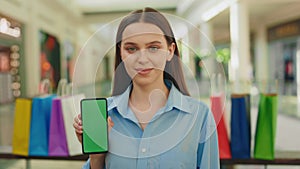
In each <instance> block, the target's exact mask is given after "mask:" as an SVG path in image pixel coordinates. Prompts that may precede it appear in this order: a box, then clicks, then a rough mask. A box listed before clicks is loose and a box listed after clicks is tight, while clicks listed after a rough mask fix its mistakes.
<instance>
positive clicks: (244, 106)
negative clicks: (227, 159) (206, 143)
mask: <svg viewBox="0 0 300 169" xmlns="http://www.w3.org/2000/svg"><path fill="white" fill-rule="evenodd" d="M230 126H231V132H230V133H231V144H230V147H231V155H232V158H234V159H245V158H250V150H251V128H250V95H248V94H243V95H232V96H231V121H230Z"/></svg>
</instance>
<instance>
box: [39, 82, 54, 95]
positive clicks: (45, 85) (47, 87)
mask: <svg viewBox="0 0 300 169" xmlns="http://www.w3.org/2000/svg"><path fill="white" fill-rule="evenodd" d="M50 93H52V86H51V82H50V80H49V79H44V80H42V81H41V83H40V87H39V95H43V94H50Z"/></svg>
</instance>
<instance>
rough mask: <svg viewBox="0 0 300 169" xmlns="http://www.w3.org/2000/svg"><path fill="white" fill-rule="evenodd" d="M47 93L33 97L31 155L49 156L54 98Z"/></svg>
mask: <svg viewBox="0 0 300 169" xmlns="http://www.w3.org/2000/svg"><path fill="white" fill-rule="evenodd" d="M55 97H56V96H55V95H45V96H40V97H35V98H33V99H32V109H31V124H30V138H29V156H48V140H49V127H50V114H51V106H52V99H53V98H55Z"/></svg>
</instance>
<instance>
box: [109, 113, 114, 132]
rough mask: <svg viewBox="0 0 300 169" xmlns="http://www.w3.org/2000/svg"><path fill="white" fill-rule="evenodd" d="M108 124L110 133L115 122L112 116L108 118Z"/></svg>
mask: <svg viewBox="0 0 300 169" xmlns="http://www.w3.org/2000/svg"><path fill="white" fill-rule="evenodd" d="M107 123H108V131H110V130H111V128H113V126H114V122H113V121H112V119H111V117H110V116H108V118H107Z"/></svg>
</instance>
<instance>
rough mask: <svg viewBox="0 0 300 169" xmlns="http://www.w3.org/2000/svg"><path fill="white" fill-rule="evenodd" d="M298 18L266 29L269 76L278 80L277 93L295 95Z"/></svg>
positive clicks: (299, 45)
mask: <svg viewBox="0 0 300 169" xmlns="http://www.w3.org/2000/svg"><path fill="white" fill-rule="evenodd" d="M299 39H300V19H299V20H295V21H291V22H288V23H284V24H281V25H277V26H274V27H271V28H269V29H268V41H269V57H270V58H269V60H270V65H272V66H270V77H271V78H275V79H278V80H279V93H280V94H282V95H290V96H296V95H297V69H299V67H298V66H297V62H299V61H300V60H297V51H299V50H300V44H299V42H300V41H299Z"/></svg>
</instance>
